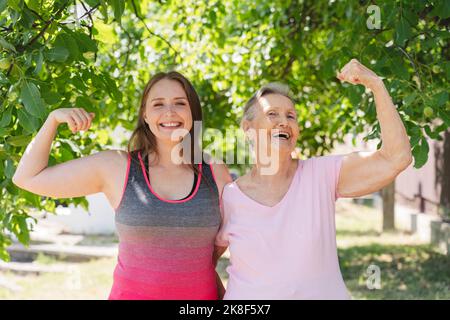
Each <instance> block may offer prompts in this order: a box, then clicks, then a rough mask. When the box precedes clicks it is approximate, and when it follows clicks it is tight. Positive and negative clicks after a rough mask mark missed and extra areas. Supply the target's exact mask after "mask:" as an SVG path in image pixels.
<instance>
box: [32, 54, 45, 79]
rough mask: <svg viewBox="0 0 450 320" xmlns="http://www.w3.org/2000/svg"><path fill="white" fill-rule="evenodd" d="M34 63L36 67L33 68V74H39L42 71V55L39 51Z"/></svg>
mask: <svg viewBox="0 0 450 320" xmlns="http://www.w3.org/2000/svg"><path fill="white" fill-rule="evenodd" d="M34 61H35V62H36V67H35V68H34V71H33V73H34V74H39V72H41V69H42V63H43V62H44V55H43V54H42V52H41V51H39V53H38V54H36V55H35V56H34Z"/></svg>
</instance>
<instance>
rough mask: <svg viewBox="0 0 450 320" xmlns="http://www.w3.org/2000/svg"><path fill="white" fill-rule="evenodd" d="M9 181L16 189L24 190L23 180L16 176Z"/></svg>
mask: <svg viewBox="0 0 450 320" xmlns="http://www.w3.org/2000/svg"><path fill="white" fill-rule="evenodd" d="M11 180H12V183H14V184H15V185H16V186H17V187H19V188H21V189H24V190H25V182H24V179H21V178H19V177H18V176H16V175H14V176H13V177H12V179H11Z"/></svg>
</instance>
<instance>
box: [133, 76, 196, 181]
mask: <svg viewBox="0 0 450 320" xmlns="http://www.w3.org/2000/svg"><path fill="white" fill-rule="evenodd" d="M163 79H169V80H174V81H178V83H180V84H181V86H182V87H183V89H184V91H185V92H186V96H187V99H188V101H189V105H190V108H191V115H192V124H193V125H192V128H191V129H190V130H189V134H190V136H191V146H190V149H191V150H190V151H191V152H190V158H191V159H190V160H191V161H190V166H191V167H192V170H193V171H194V172H196V173H197V174H198V173H199V172H198V168H197V166H196V164H195V163H194V155H195V154H197V152H200V151H201V149H200V147H199V141H197V140H196V139H198V137H197V136H196V135H194V123H195V121H202V120H203V117H202V109H201V105H200V99H199V96H198V94H197V92H196V91H195V89H194V87H193V85H192V84H191V82H190V81H189V80H188V79H187V78H186V77H184V76H183V75H182V74H181V73H179V72H176V71H170V72H160V73H157V74H156V75H154V76H153V77H152V78H151V79H150V80H149V81H148V82H147V84H146V86H145V89H144V92H143V94H142V98H141V104H140V107H139V113H138V122H137V126H136V129H134V131H133V133H132V134H131V138H130V140H129V142H128V152H130V153H131V152H132V151H135V150H141V151H142V154H143V156H145V155H150V154H154V155H155V156H156V157H157V156H158V146H157V143H156V137H155V135H154V134H153V132H152V131H151V130H150V128H149V127H148V125H147V123H146V122H145V120H144V113H145V105H146V101H147V97H148V94H149V92H150V89H151V88H152V87H153V86H154V85H155V84H156V83H157V82H158V81H160V80H163ZM200 154H201V153H200ZM202 156H203V154H202ZM202 158H203V157H202Z"/></svg>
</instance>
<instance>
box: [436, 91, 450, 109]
mask: <svg viewBox="0 0 450 320" xmlns="http://www.w3.org/2000/svg"><path fill="white" fill-rule="evenodd" d="M447 101H448V92H447V91H441V92H439V93H437V94H435V95H434V96H433V97H432V104H433V105H434V106H436V107H440V106H442V105H444V104H445V103H446V102H447Z"/></svg>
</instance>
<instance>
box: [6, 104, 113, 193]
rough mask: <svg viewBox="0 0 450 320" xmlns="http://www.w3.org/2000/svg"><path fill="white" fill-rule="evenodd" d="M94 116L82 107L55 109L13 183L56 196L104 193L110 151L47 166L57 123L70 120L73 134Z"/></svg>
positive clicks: (19, 166)
mask: <svg viewBox="0 0 450 320" xmlns="http://www.w3.org/2000/svg"><path fill="white" fill-rule="evenodd" d="M93 117H94V114H93V113H91V114H88V113H87V112H86V111H85V110H84V109H82V108H61V109H56V110H54V111H52V112H51V113H50V114H49V116H48V118H47V119H46V121H45V122H44V125H43V126H42V127H41V129H40V130H39V132H38V133H37V135H36V136H35V138H34V139H33V140H32V141H31V142H30V144H29V145H28V146H27V148H26V150H25V152H24V154H23V155H22V158H21V159H20V161H19V165H18V166H17V169H16V172H15V174H14V176H13V179H12V180H13V183H14V184H15V185H17V186H18V187H20V188H22V189H25V190H27V191H30V192H32V193H35V194H38V195H42V196H48V197H53V198H71V197H81V196H85V195H89V194H93V193H97V192H101V191H102V188H103V185H104V176H105V174H103V171H104V169H102V163H104V161H105V156H106V153H108V151H102V152H99V153H96V154H93V155H89V156H85V157H82V158H78V159H74V160H70V161H67V162H64V163H59V164H56V165H54V166H51V167H48V158H49V153H50V150H51V145H52V142H53V139H54V138H55V135H56V132H57V129H58V126H59V125H60V124H61V123H67V124H68V125H69V128H70V129H71V131H72V132H73V133H75V132H77V131H80V130H87V129H89V127H90V125H91V122H92V119H93ZM110 152H111V151H110Z"/></svg>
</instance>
